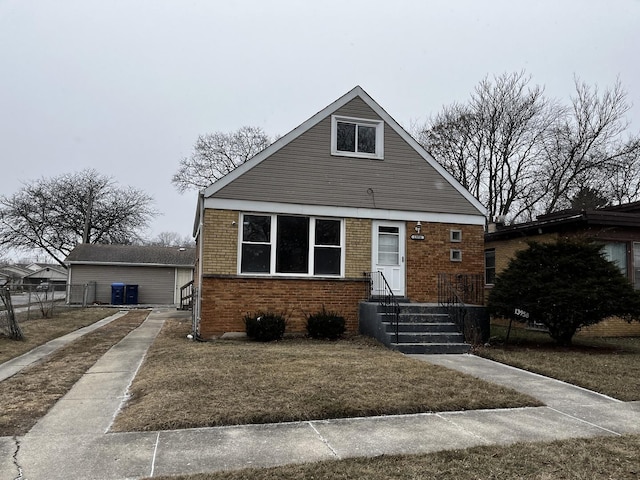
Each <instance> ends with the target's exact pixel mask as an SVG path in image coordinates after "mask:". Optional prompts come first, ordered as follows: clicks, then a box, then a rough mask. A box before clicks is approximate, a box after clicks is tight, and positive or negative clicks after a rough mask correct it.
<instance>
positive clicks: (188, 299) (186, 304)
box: [180, 280, 193, 310]
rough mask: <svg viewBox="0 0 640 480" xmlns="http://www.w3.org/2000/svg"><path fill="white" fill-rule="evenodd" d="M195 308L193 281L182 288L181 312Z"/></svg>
mask: <svg viewBox="0 0 640 480" xmlns="http://www.w3.org/2000/svg"><path fill="white" fill-rule="evenodd" d="M192 308H193V280H191V281H190V282H188V283H185V284H184V285H183V286H182V287H180V310H191V309H192Z"/></svg>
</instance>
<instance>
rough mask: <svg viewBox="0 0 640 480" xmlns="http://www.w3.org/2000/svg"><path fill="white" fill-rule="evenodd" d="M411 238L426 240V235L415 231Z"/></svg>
mask: <svg viewBox="0 0 640 480" xmlns="http://www.w3.org/2000/svg"><path fill="white" fill-rule="evenodd" d="M411 240H424V235H417V234H415V233H414V234H413V235H411Z"/></svg>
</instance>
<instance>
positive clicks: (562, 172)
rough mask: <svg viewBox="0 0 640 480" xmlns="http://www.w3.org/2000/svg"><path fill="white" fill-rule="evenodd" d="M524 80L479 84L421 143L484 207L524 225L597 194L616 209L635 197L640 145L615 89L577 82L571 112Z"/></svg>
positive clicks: (639, 189)
mask: <svg viewBox="0 0 640 480" xmlns="http://www.w3.org/2000/svg"><path fill="white" fill-rule="evenodd" d="M529 82H530V78H529V77H525V76H524V73H514V74H510V75H502V76H500V77H495V78H494V79H493V81H489V80H488V79H486V78H485V79H484V80H483V81H482V82H480V84H479V85H478V86H477V87H476V89H475V91H474V93H473V94H472V95H471V98H470V100H469V102H468V103H466V104H455V105H453V106H449V107H445V108H444V109H443V110H442V111H441V112H440V113H439V114H437V115H436V116H435V117H433V118H432V119H431V120H430V122H429V123H427V125H426V126H424V127H423V128H422V129H420V130H419V131H418V132H417V139H418V141H419V142H420V143H421V144H422V145H423V146H424V147H425V148H426V149H427V150H429V151H430V152H431V153H432V154H433V155H434V156H435V158H436V159H437V160H438V161H440V162H441V163H442V165H443V166H444V167H445V168H446V169H447V170H448V171H449V172H450V173H451V174H452V175H453V176H454V177H455V178H456V179H457V180H458V181H459V182H460V183H461V184H462V185H463V186H464V187H465V188H467V189H468V190H469V191H470V192H471V193H472V194H473V195H474V196H476V197H477V198H478V199H479V200H480V201H481V202H483V203H484V204H485V206H486V207H487V210H488V213H489V215H490V217H491V218H493V217H494V216H505V217H508V218H509V220H518V219H520V220H529V219H532V218H533V217H535V216H536V215H538V214H541V213H551V212H553V211H557V210H558V209H562V208H568V207H569V206H571V201H572V199H573V198H575V197H576V196H577V195H579V193H580V192H586V191H589V190H595V191H598V192H600V193H601V194H602V195H603V196H604V197H605V198H607V199H609V200H611V201H614V202H618V203H621V202H625V201H627V202H628V201H633V200H637V199H638V196H639V195H640V137H639V136H638V135H628V134H627V131H628V122H627V121H626V120H625V114H626V113H627V112H628V110H629V108H630V106H629V103H628V102H627V94H626V92H625V91H624V89H623V88H622V86H621V83H620V81H617V82H616V83H615V85H614V86H613V87H611V88H608V89H605V90H604V91H602V92H600V91H599V90H598V88H597V87H590V86H589V85H587V84H585V83H584V82H581V81H579V80H577V79H576V80H575V86H576V94H575V96H574V97H573V98H572V99H571V105H570V106H569V107H566V106H562V105H559V104H558V103H557V102H555V101H551V100H549V99H547V98H546V97H545V95H544V92H543V89H542V88H541V87H538V86H534V87H530V86H529Z"/></svg>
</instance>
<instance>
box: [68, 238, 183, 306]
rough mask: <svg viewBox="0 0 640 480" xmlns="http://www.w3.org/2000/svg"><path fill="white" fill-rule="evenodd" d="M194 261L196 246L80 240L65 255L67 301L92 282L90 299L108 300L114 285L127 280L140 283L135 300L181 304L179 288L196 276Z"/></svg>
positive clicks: (127, 283)
mask: <svg viewBox="0 0 640 480" xmlns="http://www.w3.org/2000/svg"><path fill="white" fill-rule="evenodd" d="M194 262H195V249H194V248H184V247H157V246H136V245H97V244H96V245H93V244H84V243H83V244H78V245H76V247H75V248H74V249H73V250H72V251H71V253H69V255H68V256H67V258H66V259H65V264H66V265H67V266H68V279H67V282H68V284H69V290H68V292H69V293H68V297H69V298H67V301H68V302H69V303H80V302H81V301H82V298H83V294H82V286H84V285H89V284H91V285H92V286H93V285H94V286H95V287H94V288H95V290H93V288H92V292H93V291H95V294H93V293H92V297H93V298H91V300H90V301H92V302H97V303H105V304H109V303H111V301H112V285H113V284H125V285H137V286H138V287H137V302H136V303H141V304H159V305H174V304H178V303H179V302H180V288H181V287H182V286H184V285H185V284H187V283H189V282H190V281H191V280H193V269H194ZM74 286H77V287H78V288H77V289H74ZM76 297H77V298H76Z"/></svg>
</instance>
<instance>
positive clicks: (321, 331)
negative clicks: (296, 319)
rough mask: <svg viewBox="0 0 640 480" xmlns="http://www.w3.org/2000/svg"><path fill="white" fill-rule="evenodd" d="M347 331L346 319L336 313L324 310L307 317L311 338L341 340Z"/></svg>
mask: <svg viewBox="0 0 640 480" xmlns="http://www.w3.org/2000/svg"><path fill="white" fill-rule="evenodd" d="M344 331H345V320H344V317H342V316H340V315H338V314H337V313H335V312H327V311H326V310H325V308H324V305H323V306H322V310H321V311H319V312H317V313H314V314H312V315H309V316H307V333H308V334H309V336H310V337H311V338H327V339H329V340H335V339H337V338H340V337H341V336H342V334H344Z"/></svg>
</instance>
